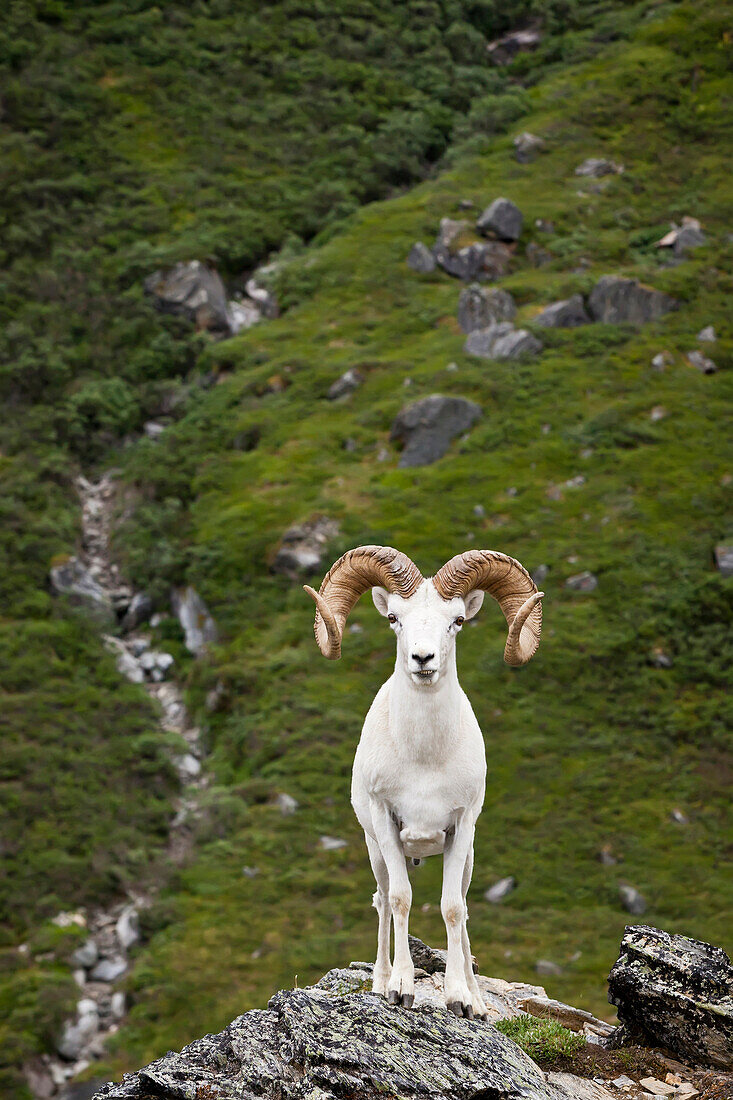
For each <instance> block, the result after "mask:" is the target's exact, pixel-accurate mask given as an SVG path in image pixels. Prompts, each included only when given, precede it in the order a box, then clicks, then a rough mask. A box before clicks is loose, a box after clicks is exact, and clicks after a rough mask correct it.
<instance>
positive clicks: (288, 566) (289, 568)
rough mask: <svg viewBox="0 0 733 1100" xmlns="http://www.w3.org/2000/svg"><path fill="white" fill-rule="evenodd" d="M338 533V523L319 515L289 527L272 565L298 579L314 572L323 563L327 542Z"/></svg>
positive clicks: (276, 571)
mask: <svg viewBox="0 0 733 1100" xmlns="http://www.w3.org/2000/svg"><path fill="white" fill-rule="evenodd" d="M338 533H339V525H338V523H336V521H335V520H332V519H329V518H328V517H327V516H319V517H317V518H316V519H311V520H308V521H307V522H306V523H298V524H295V525H294V526H293V527H289V528H288V530H287V531H285V532H284V534H283V536H282V539H281V541H280V546H279V547H278V550H277V553H276V554H275V560H274V561H273V563H272V566H271V569H272V572H273V573H284V574H285V575H286V576H287V577H292V578H293V579H295V578H296V577H298V576H301V575H306V574H308V573H313V572H314V571H315V570H317V569H319V568H320V566H321V564H322V563H323V558H324V556H325V553H326V549H327V547H328V544H329V543H330V542H332V541H333V540H334V539H335V538H336V537H337V536H338Z"/></svg>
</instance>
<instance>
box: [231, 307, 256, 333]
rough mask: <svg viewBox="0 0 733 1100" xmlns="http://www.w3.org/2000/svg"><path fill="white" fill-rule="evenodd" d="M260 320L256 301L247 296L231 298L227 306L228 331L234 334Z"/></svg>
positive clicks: (244, 330) (243, 330)
mask: <svg viewBox="0 0 733 1100" xmlns="http://www.w3.org/2000/svg"><path fill="white" fill-rule="evenodd" d="M261 320H262V311H261V310H260V307H259V306H258V305H257V303H256V302H253V301H251V300H249V299H247V298H233V299H232V301H231V302H229V304H228V306H227V322H228V325H229V331H230V332H231V333H232V334H233V335H236V333H238V332H246V330H247V329H248V328H252V325H256V324H257V323H258V322H259V321H261Z"/></svg>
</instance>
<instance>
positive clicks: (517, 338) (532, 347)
mask: <svg viewBox="0 0 733 1100" xmlns="http://www.w3.org/2000/svg"><path fill="white" fill-rule="evenodd" d="M463 350H464V351H465V352H466V354H467V355H476V356H478V358H479V359H524V358H529V357H530V356H533V355H539V353H540V352H541V351H542V344H541V343H540V341H539V340H538V339H537V337H536V336H533V335H532V333H531V332H528V331H527V329H525V328H519V329H515V328H514V325H513V324H512V323H511V322H510V321H500V322H499V323H498V324H496V325H489V327H488V328H479V329H475V330H474V331H473V332H470V333H469V334H468V338H467V339H466V342H465V344H464V345H463Z"/></svg>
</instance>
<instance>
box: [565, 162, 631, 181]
mask: <svg viewBox="0 0 733 1100" xmlns="http://www.w3.org/2000/svg"><path fill="white" fill-rule="evenodd" d="M623 170H624V169H623V165H622V164H616V162H615V161H613V160H606V158H605V157H588V158H587V159H586V160H584V161H583V163H582V164H579V165H578V167H577V168H576V169H575V175H576V176H591V177H592V178H594V179H598V177H599V176H612V175H616V174H618V173H620V172H623Z"/></svg>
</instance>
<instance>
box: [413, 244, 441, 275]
mask: <svg viewBox="0 0 733 1100" xmlns="http://www.w3.org/2000/svg"><path fill="white" fill-rule="evenodd" d="M407 266H408V267H410V268H412V270H413V271H417V272H418V273H419V274H420V275H429V274H430V272H431V271H435V256H434V255H433V254H432V252H431V251H430V249H429V248H428V246H427V245H425V244H423V242H422V241H415V243H414V245H413V246H412V248H411V249H410V251H409V252H408V254H407Z"/></svg>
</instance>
